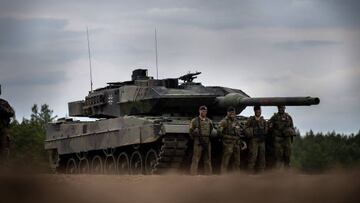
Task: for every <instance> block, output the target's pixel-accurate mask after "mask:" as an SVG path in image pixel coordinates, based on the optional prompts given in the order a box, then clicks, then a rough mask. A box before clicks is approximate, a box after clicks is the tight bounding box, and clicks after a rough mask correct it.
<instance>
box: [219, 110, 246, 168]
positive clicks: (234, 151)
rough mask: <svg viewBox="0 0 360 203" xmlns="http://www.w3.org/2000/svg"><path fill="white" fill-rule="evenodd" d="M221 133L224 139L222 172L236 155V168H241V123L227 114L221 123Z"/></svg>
mask: <svg viewBox="0 0 360 203" xmlns="http://www.w3.org/2000/svg"><path fill="white" fill-rule="evenodd" d="M219 133H220V134H221V137H222V139H223V153H222V160H221V169H220V170H221V171H220V172H221V173H222V174H223V173H226V172H227V169H228V166H229V161H230V158H231V157H232V156H234V169H235V170H236V171H239V170H240V150H241V149H240V142H241V141H240V138H239V133H240V124H239V122H238V121H237V120H236V119H235V118H234V119H231V118H229V117H228V116H226V117H225V118H224V119H222V120H221V121H220V123H219Z"/></svg>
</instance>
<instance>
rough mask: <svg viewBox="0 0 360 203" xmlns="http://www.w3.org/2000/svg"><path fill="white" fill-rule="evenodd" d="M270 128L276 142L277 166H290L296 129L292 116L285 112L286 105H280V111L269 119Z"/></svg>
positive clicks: (274, 144)
mask: <svg viewBox="0 0 360 203" xmlns="http://www.w3.org/2000/svg"><path fill="white" fill-rule="evenodd" d="M269 130H270V132H271V135H272V137H273V142H274V143H273V146H274V155H275V166H276V167H277V168H280V167H282V166H284V167H286V168H289V167H290V156H291V144H292V138H293V136H295V130H294V125H293V121H292V118H291V116H290V115H289V114H287V113H285V106H278V113H275V114H274V115H273V116H272V117H271V118H270V120H269Z"/></svg>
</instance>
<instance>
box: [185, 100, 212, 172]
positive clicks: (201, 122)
mask: <svg viewBox="0 0 360 203" xmlns="http://www.w3.org/2000/svg"><path fill="white" fill-rule="evenodd" d="M206 115H207V107H206V106H201V107H200V108H199V116H198V117H196V118H193V119H192V120H191V121H190V127H189V133H190V136H191V138H192V139H193V140H194V148H193V157H192V163H191V168H190V174H191V175H196V174H197V172H198V165H199V161H200V159H201V156H203V161H204V169H205V174H208V175H210V174H212V167H211V143H210V135H211V131H212V130H213V123H212V121H211V120H210V119H209V118H207V117H206Z"/></svg>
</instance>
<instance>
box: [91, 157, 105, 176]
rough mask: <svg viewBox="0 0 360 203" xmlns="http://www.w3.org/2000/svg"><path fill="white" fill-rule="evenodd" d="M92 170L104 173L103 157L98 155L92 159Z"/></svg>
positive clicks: (96, 172) (95, 172)
mask: <svg viewBox="0 0 360 203" xmlns="http://www.w3.org/2000/svg"><path fill="white" fill-rule="evenodd" d="M91 172H92V173H94V174H102V173H103V172H104V167H103V159H102V158H101V156H99V155H96V156H94V158H93V159H92V161H91Z"/></svg>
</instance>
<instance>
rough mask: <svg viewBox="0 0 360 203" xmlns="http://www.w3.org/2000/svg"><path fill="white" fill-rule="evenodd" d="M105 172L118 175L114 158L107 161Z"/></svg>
mask: <svg viewBox="0 0 360 203" xmlns="http://www.w3.org/2000/svg"><path fill="white" fill-rule="evenodd" d="M105 172H106V173H107V174H112V175H114V174H115V173H116V161H115V157H114V156H108V157H106V160H105Z"/></svg>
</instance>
